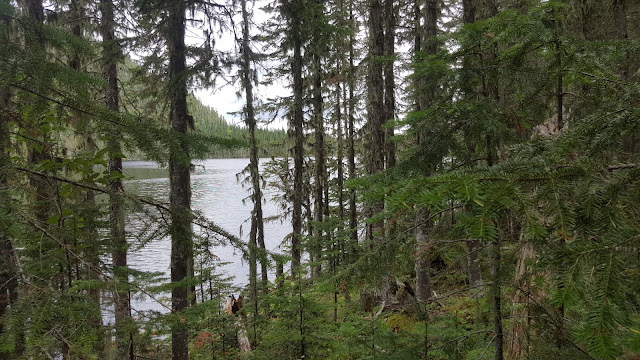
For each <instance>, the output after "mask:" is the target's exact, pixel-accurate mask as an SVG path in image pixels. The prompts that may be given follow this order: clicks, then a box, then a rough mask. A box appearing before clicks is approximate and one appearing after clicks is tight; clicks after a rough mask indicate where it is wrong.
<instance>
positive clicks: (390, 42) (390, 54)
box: [383, 0, 396, 169]
mask: <svg viewBox="0 0 640 360" xmlns="http://www.w3.org/2000/svg"><path fill="white" fill-rule="evenodd" d="M384 28H385V32H384V56H385V58H386V60H385V63H384V66H383V72H384V119H383V122H384V123H387V122H390V121H394V120H395V114H396V97H395V88H396V81H395V74H394V63H395V59H394V57H395V39H396V36H395V35H396V16H395V7H394V0H384ZM384 132H385V135H384V137H385V142H384V146H385V160H386V163H385V165H386V168H387V169H389V168H391V167H393V166H395V165H396V145H395V143H394V142H393V134H394V130H393V127H392V126H388V127H386V128H385V129H384Z"/></svg>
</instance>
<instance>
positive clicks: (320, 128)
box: [311, 16, 325, 278]
mask: <svg viewBox="0 0 640 360" xmlns="http://www.w3.org/2000/svg"><path fill="white" fill-rule="evenodd" d="M317 18H318V16H316V19H317ZM316 25H318V26H319V25H320V24H316ZM320 36H321V34H315V36H314V41H313V55H312V56H313V124H314V128H315V131H314V137H315V144H314V150H315V163H316V169H315V170H316V171H315V176H314V186H315V189H314V190H315V194H314V200H315V201H314V207H313V221H314V222H315V225H314V226H313V227H312V228H314V230H315V231H314V236H313V240H312V241H313V246H312V251H313V259H314V263H313V265H312V266H311V277H312V278H316V277H318V276H319V275H320V272H321V270H322V265H321V264H322V244H323V242H324V238H323V234H324V232H323V231H322V225H321V223H322V221H323V215H324V210H325V202H324V190H325V189H324V185H325V159H324V116H323V111H324V109H323V108H324V106H323V101H322V62H321V54H320V53H321V51H322V49H321V48H320V47H321V44H322V40H321V39H320V38H319V37H320Z"/></svg>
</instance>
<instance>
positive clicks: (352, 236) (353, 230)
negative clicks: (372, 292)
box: [346, 1, 358, 262]
mask: <svg viewBox="0 0 640 360" xmlns="http://www.w3.org/2000/svg"><path fill="white" fill-rule="evenodd" d="M349 23H350V26H352V27H354V26H357V23H356V21H355V17H354V15H353V1H350V2H349ZM356 30H357V29H352V31H351V32H350V34H349V74H348V75H347V82H348V87H349V100H348V102H349V115H348V124H347V129H346V131H347V162H348V170H349V180H352V179H355V178H356V177H357V174H356V155H355V139H354V138H355V127H354V125H355V115H354V114H355V111H356V110H355V107H356V99H355V86H356V85H355V72H356V67H355V65H354V61H355V35H354V33H355V32H356ZM357 248H358V208H357V205H356V191H355V189H353V188H351V189H349V259H350V260H349V261H350V262H354V261H355V258H356V250H357Z"/></svg>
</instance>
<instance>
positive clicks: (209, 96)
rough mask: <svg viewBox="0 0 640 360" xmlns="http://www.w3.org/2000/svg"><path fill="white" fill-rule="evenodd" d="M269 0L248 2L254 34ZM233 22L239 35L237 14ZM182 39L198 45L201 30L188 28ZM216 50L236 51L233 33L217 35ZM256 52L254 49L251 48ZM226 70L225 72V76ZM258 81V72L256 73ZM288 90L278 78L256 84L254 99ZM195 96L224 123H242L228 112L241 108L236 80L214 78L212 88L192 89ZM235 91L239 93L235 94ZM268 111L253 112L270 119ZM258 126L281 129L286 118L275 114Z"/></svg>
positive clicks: (242, 100)
mask: <svg viewBox="0 0 640 360" xmlns="http://www.w3.org/2000/svg"><path fill="white" fill-rule="evenodd" d="M269 2H270V1H265V0H257V1H255V4H254V5H252V4H251V3H252V2H251V1H248V4H247V6H248V8H249V11H251V9H252V8H253V12H254V16H253V21H254V22H255V23H256V24H255V25H253V26H252V27H251V34H252V35H255V34H257V32H258V26H259V25H260V24H262V23H264V22H266V21H267V19H268V18H269V14H267V13H265V12H264V11H262V10H261V8H262V7H263V6H265V5H266V4H268V3H269ZM234 21H235V22H236V24H237V26H238V29H237V32H238V34H239V35H240V34H242V30H241V28H240V24H241V21H242V17H241V16H236V18H235V19H234ZM186 41H187V43H188V44H190V45H199V44H201V43H202V35H201V31H200V30H198V29H191V30H190V31H188V32H187V38H186ZM215 46H216V49H217V50H220V51H231V52H233V53H235V52H237V50H238V49H237V47H236V46H235V44H234V36H233V34H231V33H230V32H228V31H227V32H225V33H223V34H222V35H220V36H218V38H217V39H216V43H215ZM254 50H255V51H258V50H257V49H254ZM237 71H238V70H237V68H236V69H233V70H232V73H235V72H237ZM229 74H230V73H228V72H227V73H226V75H229ZM258 77H259V80H260V74H258ZM290 93H291V92H290V90H289V89H288V88H287V86H286V79H280V81H276V82H275V83H274V84H272V85H269V86H264V85H261V86H257V87H255V88H254V98H255V99H257V100H258V102H259V101H260V100H266V99H267V98H273V97H276V96H288V95H290ZM194 94H195V96H196V97H197V98H198V99H200V101H202V103H203V104H204V105H207V106H210V107H212V108H214V109H215V110H216V111H217V112H218V113H219V114H220V115H221V116H223V117H224V118H225V119H226V120H227V122H228V123H231V124H235V125H243V120H242V117H241V115H240V114H235V115H232V114H229V113H233V112H239V111H241V110H242V108H243V106H244V104H245V99H244V91H243V90H242V89H241V88H240V84H239V82H236V84H228V81H227V80H225V79H218V80H217V81H216V86H215V87H214V88H200V89H194ZM238 94H240V95H241V96H240V97H238ZM272 116H273V115H272V114H256V117H257V118H258V121H260V120H267V119H270V118H271V117H272ZM259 126H260V127H262V128H265V127H268V128H271V129H283V128H286V127H287V121H286V119H284V118H283V116H282V115H280V116H278V117H276V119H275V121H273V122H272V123H270V124H269V125H266V126H265V125H259Z"/></svg>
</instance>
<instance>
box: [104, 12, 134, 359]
mask: <svg viewBox="0 0 640 360" xmlns="http://www.w3.org/2000/svg"><path fill="white" fill-rule="evenodd" d="M113 8H114V6H113V2H112V0H100V11H101V13H102V21H101V26H100V34H101V35H102V43H103V54H102V56H103V65H102V69H103V70H102V75H103V77H104V80H105V83H106V87H105V105H106V107H107V109H109V110H111V111H113V112H118V111H119V110H120V94H119V90H118V66H117V65H118V60H119V59H120V57H121V56H122V55H121V53H120V46H119V44H118V42H117V40H116V38H115V18H114V13H113ZM107 147H108V149H109V154H110V155H109V165H108V166H109V174H110V175H111V180H110V182H109V188H110V190H111V194H110V195H109V203H110V216H111V218H110V220H111V243H112V245H111V246H112V261H113V268H114V275H115V277H116V279H117V280H118V283H117V285H116V289H115V293H114V308H115V311H114V312H115V328H116V347H117V355H118V358H120V359H127V358H128V359H131V360H133V358H134V353H133V332H132V331H131V329H130V327H131V325H132V324H133V321H132V318H131V299H130V295H129V290H128V289H126V285H125V284H127V283H128V281H129V275H128V270H127V248H128V244H127V239H126V235H125V217H124V209H123V198H122V195H124V189H123V187H122V180H121V179H122V175H123V174H122V157H121V155H120V154H121V153H122V146H121V145H120V142H119V141H118V134H117V133H115V132H113V133H112V134H110V137H109V140H108V141H107Z"/></svg>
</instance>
